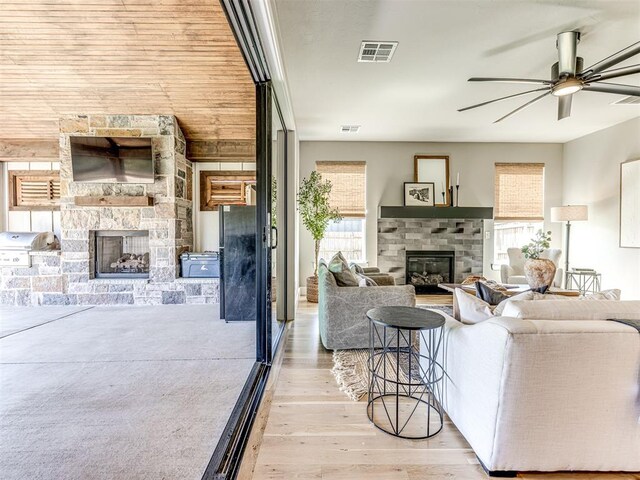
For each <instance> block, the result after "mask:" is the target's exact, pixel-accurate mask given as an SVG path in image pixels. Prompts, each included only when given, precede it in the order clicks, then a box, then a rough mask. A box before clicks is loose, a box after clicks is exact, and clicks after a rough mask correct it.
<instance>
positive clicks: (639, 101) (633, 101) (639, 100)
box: [611, 97, 640, 105]
mask: <svg viewBox="0 0 640 480" xmlns="http://www.w3.org/2000/svg"><path fill="white" fill-rule="evenodd" d="M611 105H640V97H624V98H621V99H620V100H618V101H617V102H613V103H612V104H611Z"/></svg>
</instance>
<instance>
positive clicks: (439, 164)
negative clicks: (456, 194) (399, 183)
mask: <svg viewBox="0 0 640 480" xmlns="http://www.w3.org/2000/svg"><path fill="white" fill-rule="evenodd" d="M413 181H414V182H433V184H434V186H435V188H436V189H437V190H435V194H436V195H435V196H436V198H435V199H434V206H436V207H438V206H447V205H449V203H450V200H451V199H450V198H449V156H448V155H415V156H414V157H413ZM443 193H444V197H443V195H442V194H443ZM443 198H444V201H443Z"/></svg>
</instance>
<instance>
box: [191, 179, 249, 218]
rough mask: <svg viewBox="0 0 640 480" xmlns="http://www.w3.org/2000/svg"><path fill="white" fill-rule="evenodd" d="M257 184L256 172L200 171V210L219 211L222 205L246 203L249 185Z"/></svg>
mask: <svg viewBox="0 0 640 480" xmlns="http://www.w3.org/2000/svg"><path fill="white" fill-rule="evenodd" d="M255 184H256V172H254V171H243V170H238V171H236V170H223V171H218V170H211V171H202V172H200V211H201V212H206V211H214V212H217V211H218V206H220V205H246V204H247V198H246V191H247V187H248V186H250V185H255Z"/></svg>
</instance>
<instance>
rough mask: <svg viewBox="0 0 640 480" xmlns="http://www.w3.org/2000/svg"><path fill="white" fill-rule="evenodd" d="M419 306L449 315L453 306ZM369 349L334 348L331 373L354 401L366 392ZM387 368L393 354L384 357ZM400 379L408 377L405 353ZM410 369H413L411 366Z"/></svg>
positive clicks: (389, 365) (341, 388)
mask: <svg viewBox="0 0 640 480" xmlns="http://www.w3.org/2000/svg"><path fill="white" fill-rule="evenodd" d="M418 307H419V308H429V309H433V310H441V311H443V312H445V313H447V314H449V315H451V314H452V313H453V308H452V307H451V306H448V305H418ZM368 362H369V350H368V349H366V348H361V349H352V350H334V352H333V368H332V369H331V373H332V374H333V376H334V377H335V378H336V382H337V383H338V387H339V388H340V391H341V392H344V393H345V394H346V395H347V397H349V398H350V399H351V400H353V401H354V402H357V401H358V400H360V399H361V398H362V397H363V396H365V395H366V394H367V390H368V386H369V385H368V382H369V364H368ZM386 362H387V368H388V369H393V370H395V369H396V360H395V357H393V356H388V357H387V358H386ZM399 370H400V379H401V381H403V382H406V381H407V379H408V370H409V362H408V357H407V356H406V355H402V356H401V357H400V369H399ZM412 370H414V369H413V368H412ZM416 375H418V376H419V372H418V370H417V369H416V370H415V371H414V372H412V375H411V376H412V377H415V376H416Z"/></svg>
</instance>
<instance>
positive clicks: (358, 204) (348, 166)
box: [316, 162, 366, 218]
mask: <svg viewBox="0 0 640 480" xmlns="http://www.w3.org/2000/svg"><path fill="white" fill-rule="evenodd" d="M365 167H366V163H365V162H316V170H317V171H318V173H320V174H321V175H322V178H323V179H324V180H329V181H330V182H331V185H332V188H331V196H330V199H329V203H330V204H331V206H332V207H334V208H337V209H338V211H339V212H340V214H341V215H342V216H343V217H346V218H364V216H365V213H366V199H365V182H366V172H365Z"/></svg>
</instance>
